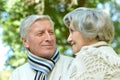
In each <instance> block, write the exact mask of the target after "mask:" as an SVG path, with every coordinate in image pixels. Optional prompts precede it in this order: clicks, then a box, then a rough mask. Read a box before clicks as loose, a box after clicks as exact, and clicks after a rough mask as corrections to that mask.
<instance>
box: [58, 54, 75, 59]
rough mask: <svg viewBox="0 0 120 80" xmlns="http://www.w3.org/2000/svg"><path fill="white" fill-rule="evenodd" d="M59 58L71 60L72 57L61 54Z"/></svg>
mask: <svg viewBox="0 0 120 80" xmlns="http://www.w3.org/2000/svg"><path fill="white" fill-rule="evenodd" d="M60 58H61V59H63V60H73V57H71V56H67V55H63V54H61V55H60Z"/></svg>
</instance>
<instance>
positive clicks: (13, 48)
mask: <svg viewBox="0 0 120 80" xmlns="http://www.w3.org/2000/svg"><path fill="white" fill-rule="evenodd" d="M77 7H90V8H98V9H104V10H106V12H108V13H109V14H110V16H111V19H112V21H113V22H114V26H115V38H114V40H113V42H112V44H110V46H112V47H113V48H114V49H115V51H116V52H117V53H118V54H120V32H119V31H120V0H0V80H8V78H9V76H10V74H11V72H12V71H13V70H14V69H15V68H16V67H18V66H20V65H22V64H24V63H25V62H26V61H27V56H26V51H25V48H24V47H23V45H22V42H21V39H20V35H19V25H20V22H21V20H22V19H23V18H25V17H26V16H28V15H31V14H47V15H49V16H51V18H52V19H53V21H54V23H55V33H56V36H57V37H56V38H57V44H58V49H59V51H60V52H61V53H62V54H65V55H68V56H69V55H70V54H71V48H70V46H69V44H68V43H67V42H66V39H67V36H68V34H69V32H68V30H67V29H66V27H65V25H64V24H63V21H62V19H63V16H64V15H65V14H66V13H68V12H69V11H71V10H73V9H75V8H77Z"/></svg>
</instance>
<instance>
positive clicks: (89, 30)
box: [63, 7, 114, 43]
mask: <svg viewBox="0 0 120 80" xmlns="http://www.w3.org/2000/svg"><path fill="white" fill-rule="evenodd" d="M63 21H64V23H65V25H66V26H67V27H69V25H70V24H72V25H73V27H74V28H75V29H76V30H78V31H80V32H81V34H82V35H83V36H84V37H86V38H90V39H98V40H99V41H106V42H107V43H109V42H111V41H112V40H113V38H114V26H113V22H112V21H111V19H110V16H109V15H108V13H106V12H105V11H104V10H98V9H93V8H84V7H81V8H77V9H75V10H73V11H72V12H70V13H68V14H66V15H65V17H64V18H63Z"/></svg>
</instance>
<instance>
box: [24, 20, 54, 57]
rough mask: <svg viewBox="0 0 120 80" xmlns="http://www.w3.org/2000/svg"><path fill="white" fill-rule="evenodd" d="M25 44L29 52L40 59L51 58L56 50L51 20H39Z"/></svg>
mask: <svg viewBox="0 0 120 80" xmlns="http://www.w3.org/2000/svg"><path fill="white" fill-rule="evenodd" d="M23 43H24V45H25V47H26V48H27V49H29V51H30V52H31V53H32V54H34V55H36V56H39V57H43V58H47V59H48V58H51V57H52V56H53V54H54V52H55V49H56V38H55V33H54V28H53V27H52V25H51V23H50V21H49V20H47V19H45V20H37V21H36V22H34V23H33V24H32V25H31V27H30V29H29V31H28V37H27V39H23Z"/></svg>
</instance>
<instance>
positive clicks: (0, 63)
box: [0, 27, 8, 71]
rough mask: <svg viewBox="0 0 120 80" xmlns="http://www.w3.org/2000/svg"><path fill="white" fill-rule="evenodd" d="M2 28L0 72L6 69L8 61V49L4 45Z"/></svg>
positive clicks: (0, 32) (0, 35)
mask: <svg viewBox="0 0 120 80" xmlns="http://www.w3.org/2000/svg"><path fill="white" fill-rule="evenodd" d="M1 37H2V28H1V27H0V71H2V70H3V68H4V63H5V60H6V54H7V51H8V47H5V46H4V45H3V43H2V38H1Z"/></svg>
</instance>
